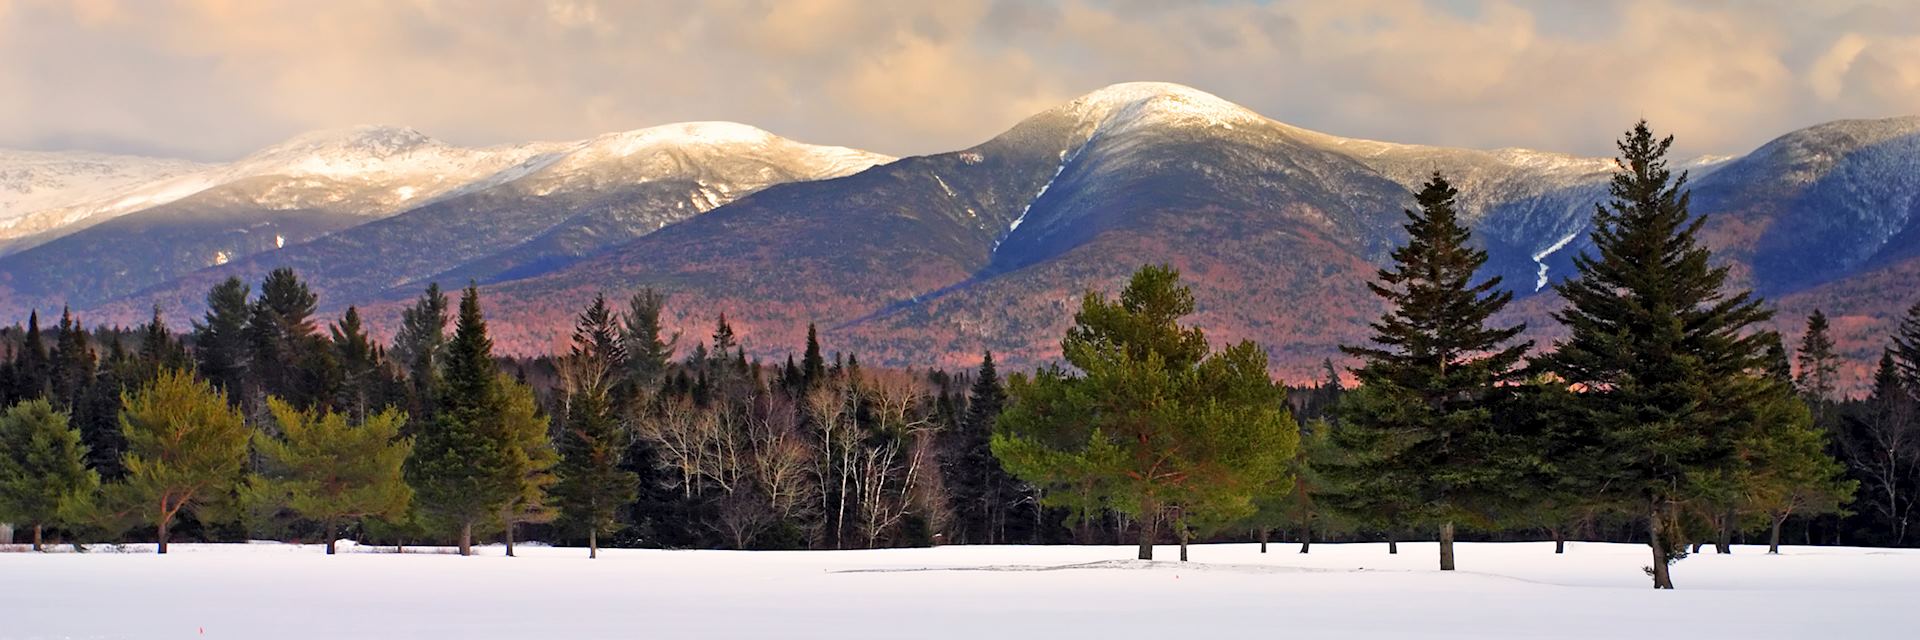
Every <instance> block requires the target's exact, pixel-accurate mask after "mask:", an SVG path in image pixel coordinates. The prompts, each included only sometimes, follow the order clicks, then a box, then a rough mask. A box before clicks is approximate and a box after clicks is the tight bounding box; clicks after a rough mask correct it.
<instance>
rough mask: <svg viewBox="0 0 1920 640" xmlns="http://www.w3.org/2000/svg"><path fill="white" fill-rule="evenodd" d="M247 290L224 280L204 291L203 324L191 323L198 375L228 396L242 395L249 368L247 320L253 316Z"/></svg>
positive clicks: (243, 286)
mask: <svg viewBox="0 0 1920 640" xmlns="http://www.w3.org/2000/svg"><path fill="white" fill-rule="evenodd" d="M248 295H249V288H248V287H247V283H245V282H241V281H240V279H239V278H227V279H226V281H224V282H221V283H220V284H217V285H214V287H213V289H212V290H210V291H208V292H207V313H206V322H205V323H199V322H195V323H193V350H194V354H195V355H196V356H197V357H198V358H199V361H200V375H203V376H206V378H207V379H208V380H210V381H212V382H213V384H214V385H215V386H218V387H220V389H221V390H223V391H225V392H226V393H227V395H229V396H235V395H244V394H245V393H246V390H247V389H248V387H246V386H245V385H246V381H247V370H248V366H249V365H251V364H252V362H251V360H252V359H251V358H250V357H249V355H248V354H249V352H250V350H249V349H248V347H247V319H248V317H249V316H251V315H252V311H251V309H250V307H251V304H250V303H249V302H248V300H247V297H248Z"/></svg>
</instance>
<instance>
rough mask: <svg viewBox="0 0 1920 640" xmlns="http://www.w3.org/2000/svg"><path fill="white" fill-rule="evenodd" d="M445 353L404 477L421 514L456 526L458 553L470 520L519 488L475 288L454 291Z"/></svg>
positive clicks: (466, 544)
mask: <svg viewBox="0 0 1920 640" xmlns="http://www.w3.org/2000/svg"><path fill="white" fill-rule="evenodd" d="M429 293H430V294H431V293H432V290H431V289H430V290H429ZM429 297H431V296H429ZM423 326H428V325H423ZM418 356H419V353H418V352H416V357H418ZM445 360H446V363H445V367H444V369H445V373H444V383H443V385H444V390H443V391H441V392H439V393H438V396H439V398H440V402H439V405H438V406H437V407H436V408H435V410H434V412H433V415H434V419H433V422H432V423H431V424H429V425H424V426H422V427H420V428H419V429H418V430H417V432H416V434H415V436H414V444H413V454H412V456H410V457H409V458H408V459H407V482H408V484H410V485H412V486H413V489H414V493H415V496H416V499H417V500H418V501H419V504H420V508H421V511H422V512H423V513H424V514H425V515H427V516H428V517H429V518H431V519H433V520H435V521H437V522H439V523H441V524H443V525H446V526H448V527H451V528H452V529H453V530H455V531H457V532H458V535H459V544H460V555H463V556H465V555H472V554H473V529H474V527H475V526H477V525H480V524H483V523H485V522H487V521H488V520H490V519H492V518H495V517H497V515H498V513H499V511H500V510H501V509H503V508H505V507H506V506H507V505H508V504H510V503H511V502H512V501H513V500H514V499H515V498H516V496H517V495H518V493H519V490H520V486H519V485H518V483H517V482H515V481H514V475H515V473H517V472H518V471H519V467H518V465H517V459H516V453H515V452H514V451H513V450H512V448H511V447H510V446H509V445H508V443H506V442H505V441H504V440H503V439H502V438H501V437H500V429H498V428H497V427H496V425H497V424H498V422H499V420H500V417H499V415H498V413H497V410H498V409H499V408H500V406H499V404H500V398H501V397H502V396H501V394H500V392H499V390H498V385H499V375H500V374H499V369H498V367H496V366H495V365H494V363H493V341H492V339H490V338H488V337H487V324H486V319H485V318H484V317H483V316H482V315H481V312H480V293H479V291H478V289H476V288H475V287H471V286H469V287H467V289H466V291H465V292H464V293H462V294H461V296H460V315H459V321H458V323H457V324H456V325H455V327H454V333H453V339H452V340H451V341H450V342H448V344H447V346H446V357H445ZM416 362H417V361H416Z"/></svg>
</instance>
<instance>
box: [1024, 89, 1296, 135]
mask: <svg viewBox="0 0 1920 640" xmlns="http://www.w3.org/2000/svg"><path fill="white" fill-rule="evenodd" d="M1061 110H1062V111H1064V112H1065V113H1066V114H1067V115H1068V116H1070V117H1073V118H1076V119H1078V120H1080V121H1082V122H1084V123H1087V124H1090V125H1092V126H1094V127H1096V128H1097V129H1099V130H1102V131H1113V130H1119V129H1130V128H1133V127H1139V126H1155V125H1160V126H1220V127H1225V128H1229V129H1230V128H1233V126H1234V125H1235V124H1241V123H1257V122H1266V121H1267V119H1266V118H1265V117H1263V116H1261V115H1260V114H1258V113H1254V112H1253V111H1252V110H1250V109H1247V108H1246V107H1242V106H1240V105H1238V104H1234V103H1232V102H1229V101H1227V100H1225V99H1223V98H1221V97H1219V96H1216V95H1213V94H1211V93H1207V92H1205V91H1201V90H1199V89H1195V88H1193V87H1188V86H1185V85H1179V84H1173V83H1169V82H1124V83H1120V84H1115V85H1109V86H1107V87H1103V88H1101V89H1098V90H1096V91H1094V92H1092V93H1088V94H1086V95H1084V96H1080V97H1079V98H1076V99H1074V100H1073V101H1072V102H1069V103H1067V104H1066V105H1065V106H1064V107H1061Z"/></svg>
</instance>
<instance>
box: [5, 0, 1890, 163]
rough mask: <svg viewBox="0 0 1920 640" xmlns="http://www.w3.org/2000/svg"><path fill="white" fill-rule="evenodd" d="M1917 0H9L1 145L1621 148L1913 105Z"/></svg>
mask: <svg viewBox="0 0 1920 640" xmlns="http://www.w3.org/2000/svg"><path fill="white" fill-rule="evenodd" d="M1916 8H1917V7H1915V6H1914V5H1913V3H1912V2H1909V1H1908V0H1880V1H1878V2H1874V1H1866V0H1861V1H1852V0H1848V1H1835V2H1820V3H1804V2H1791V1H1787V0H1760V1H1756V2H1719V1H1706V0H1701V1H1686V0H1674V1H1654V0H1642V1H1637V2H1619V3H1592V2H1576V1H1571V0H1569V1H1563V2H1517V1H1512V2H1509V1H1498V0H1488V1H1476V0H1431V1H1424V2H1423V1H1420V0H1349V1H1344V2H1338V3H1331V2H1307V1H1298V2H1295V1H1287V0H1276V1H1272V2H1243V1H1237V0H1220V1H1215V2H1206V3H1164V2H1148V1H1132V0H1114V1H1108V2H1096V1H1092V0H1059V1H1056V2H1027V1H1016V0H1006V1H996V0H928V1H921V0H897V1H892V2H883V3H876V2H862V1H858V0H782V1H770V0H769V1H762V0H712V1H707V2H699V3H689V2H671V1H649V0H619V1H612V0H609V1H606V2H593V1H590V0H551V1H549V2H544V3H542V2H500V3H479V4H475V3H469V2H455V1H451V0H408V1H385V0H340V1H337V2H326V3H311V2H283V1H278V0H260V1H255V2H230V1H223V0H179V1H175V2H160V1H152V2H149V1H145V0H125V1H115V0H70V1H68V0H55V1H42V0H0V95H8V96H24V97H26V99H16V100H6V101H0V147H6V148H24V149H88V150H96V151H107V152H123V153H124V152H131V153H142V154H151V155H171V156H183V157H188V158H194V159H200V160H225V159H232V158H233V157H236V156H238V155H240V154H241V153H244V152H245V151H248V150H251V149H255V148H258V147H261V146H263V145H265V144H268V143H271V142H273V141H276V140H280V139H284V138H286V137H288V136H289V135H291V134H294V133H298V132H302V131H309V130H313V129H320V128H329V127H339V126H347V125H354V124H362V123H401V124H406V125H410V126H415V127H419V128H421V129H425V130H431V131H435V132H436V133H438V134H440V135H441V136H442V137H444V138H446V139H447V140H448V141H450V142H453V143H456V144H467V145H483V144H493V143H499V142H504V141H513V140H528V139H554V140H559V139H573V138H579V137H582V136H586V135H591V134H593V133H597V132H602V131H612V130H625V129H633V128H639V127H644V126H649V125H655V124H661V123H666V122H675V121H687V120H715V119H719V120H733V121H740V122H749V123H753V124H755V125H759V126H762V127H765V128H767V129H769V130H772V131H774V132H775V133H778V134H781V135H785V136H790V137H796V138H800V139H806V140H813V141H821V142H828V143H832V144H840V145H848V146H853V147H859V148H866V149H872V150H875V151H879V152H883V153H890V154H915V153H928V152H933V151H938V150H943V149H952V148H959V147H963V146H967V145H970V144H974V143H977V142H980V141H982V140H985V139H987V138H989V137H991V136H992V135H993V134H995V133H997V132H998V131H1001V130H1003V129H1005V128H1006V127H1008V126H1010V125H1011V124H1012V123H1014V122H1016V121H1018V120H1019V119H1020V118H1022V117H1024V116H1025V115H1027V114H1030V113H1033V112H1035V111H1037V110H1040V109H1042V108H1045V107H1046V106H1048V105H1053V104H1057V103H1059V102H1061V101H1062V100H1065V99H1069V98H1071V97H1073V96H1075V95H1079V94H1081V93H1084V92H1086V91H1088V90H1090V89H1093V88H1096V87H1100V86H1104V85H1107V84H1111V83H1114V82H1120V81H1127V80H1138V79H1151V80H1165V81H1171V82H1180V83H1184V84H1188V85H1193V86H1196V87H1200V88H1202V89H1206V90H1208V91H1211V92H1213V93H1217V94H1219V95H1221V96H1222V97H1224V98H1227V99H1229V100H1233V101H1235V102H1237V103H1240V104H1243V105H1247V106H1248V107H1251V108H1253V109H1255V110H1257V111H1260V112H1261V113H1264V114H1267V115H1270V116H1273V117H1275V118H1279V119H1282V120H1285V121H1288V122H1291V123H1294V124H1297V125H1300V126H1305V127H1309V128H1313V129H1318V130H1323V131H1340V132H1343V133H1347V134H1350V135H1357V136H1361V137H1368V138H1375V139H1387V140H1396V141H1402V142H1413V143H1426V144H1440V145H1453V146H1467V147H1478V148H1493V147H1506V146H1523V147H1532V148H1542V149H1552V150H1559V151H1568V152H1575V153H1583V154H1609V153H1610V152H1611V149H1610V148H1608V147H1607V144H1608V141H1609V140H1611V139H1612V138H1613V136H1612V135H1611V134H1612V133H1613V132H1614V131H1615V130H1616V129H1619V128H1621V127H1624V126H1625V125H1626V124H1628V123H1629V122H1631V121H1632V120H1633V119H1634V118H1637V117H1642V116H1644V117H1648V118H1650V119H1653V120H1654V121H1655V122H1657V123H1658V124H1659V126H1660V127H1661V128H1662V129H1663V130H1668V131H1674V132H1677V133H1679V134H1680V145H1681V147H1682V148H1681V149H1680V151H1681V152H1683V153H1686V154H1697V153H1738V152H1744V151H1746V150H1748V149H1751V148H1753V147H1754V146H1757V145H1758V144H1760V143H1762V142H1764V141H1765V140H1766V139H1767V138H1768V137H1770V136H1772V135H1774V134H1777V133H1778V132H1780V131H1783V130H1789V129H1793V128H1796V127H1799V126H1805V125H1808V124H1813V123H1816V122H1823V121H1828V120H1833V119H1838V118H1850V117H1879V116H1888V115H1899V114H1911V113H1920V21H1915V20H1913V19H1912V15H1913V13H1912V12H1913V11H1914V10H1915V9H1916Z"/></svg>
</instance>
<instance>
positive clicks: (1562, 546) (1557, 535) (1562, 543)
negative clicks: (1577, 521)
mask: <svg viewBox="0 0 1920 640" xmlns="http://www.w3.org/2000/svg"><path fill="white" fill-rule="evenodd" d="M1553 552H1554V553H1566V552H1567V536H1566V534H1564V533H1561V532H1560V528H1559V527H1554V528H1553Z"/></svg>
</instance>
